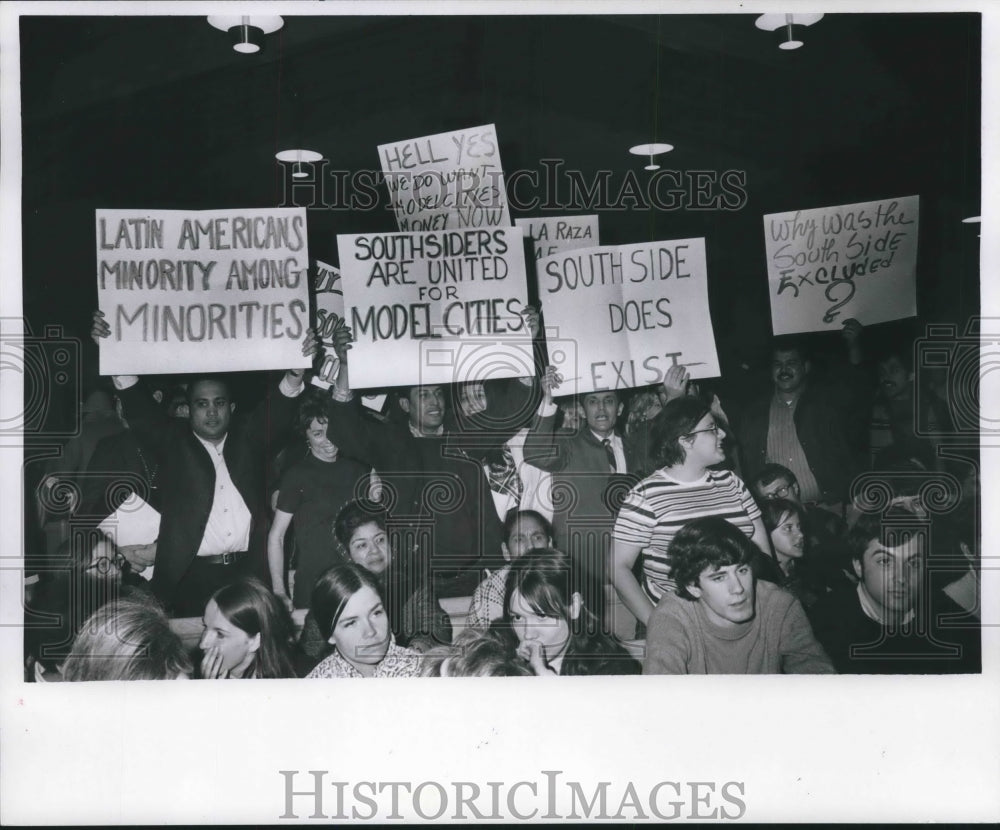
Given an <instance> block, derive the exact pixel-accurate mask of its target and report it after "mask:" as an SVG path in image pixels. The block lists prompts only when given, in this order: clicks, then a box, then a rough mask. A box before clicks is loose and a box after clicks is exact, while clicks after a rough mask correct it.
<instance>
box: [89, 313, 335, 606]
mask: <svg viewBox="0 0 1000 830" xmlns="http://www.w3.org/2000/svg"><path fill="white" fill-rule="evenodd" d="M91 333H92V335H93V336H94V337H95V339H96V338H100V337H107V336H108V335H109V334H110V329H109V328H108V325H107V323H105V322H104V319H103V314H102V313H101V312H99V311H98V312H96V313H95V315H94V325H93V328H92V332H91ZM315 350H316V340H315V336H314V335H313V333H312V331H311V330H309V331H307V334H306V338H305V341H304V342H303V349H302V351H303V354H305V355H309V354H312V353H313V352H314V351H315ZM303 374H304V370H302V369H294V370H288V371H287V372H286V373H285V376H284V377H283V378H282V380H281V382H280V384H278V388H277V390H274V389H269V390H268V394H267V395H266V397H265V399H264V400H263V402H262V403H261V404H260V405H259V406H258V407H257V408H256V409H255V410H254V412H252V413H251V414H250V416H249V417H248V418H245V419H238V420H234V419H233V413H234V412H235V410H236V404H235V402H234V401H233V398H232V393H231V390H230V388H229V384H228V382H227V381H226V379H225V377H222V376H217V377H216V376H205V377H196V378H193V379H192V380H191V382H190V383H189V385H188V392H187V398H188V405H189V408H190V419H189V421H187V422H185V421H182V420H179V419H172V418H170V417H169V416H168V415H167V414H166V413H165V412H164V411H163V410H162V409H161V408H160V407H159V406H158V405H157V403H156V402H155V401H154V400H153V398H152V397H151V396H150V395H149V394H147V393H146V392H145V391H144V389H143V388H142V386H141V384H140V383H139V378H138V377H136V376H125V375H119V376H114V377H113V378H112V380H113V381H114V384H115V388H116V389H117V390H118V396H119V399H120V400H121V402H122V408H123V411H124V414H125V417H126V418H127V419H128V422H129V424H130V426H131V428H132V429H134V430H135V431H136V434H137V436H138V437H140V438H141V440H142V441H143V444H144V445H147V446H150V447H153V448H154V450H155V452H156V455H157V459H158V462H159V474H158V478H159V490H160V506H161V510H160V512H161V518H160V533H159V538H158V539H157V542H156V557H155V560H154V572H153V580H152V585H153V592H154V593H155V594H156V595H157V597H159V598H160V600H161V601H162V602H164V604H165V605H166V606H167V607H168V609H169V610H171V611H172V612H173V614H174V615H175V616H179V617H192V616H201V615H202V613H203V612H204V610H205V605H206V603H207V601H208V599H209V597H210V596H211V595H212V594H213V593H214V592H215V591H216V590H217V589H218V588H221V587H222V586H223V585H226V584H228V583H229V582H232V581H233V580H235V579H237V578H239V577H241V576H256V577H258V578H259V579H261V580H263V581H264V582H265V584H266V583H268V582H269V576H268V568H267V559H266V549H267V544H266V542H267V516H268V513H267V506H268V499H267V495H268V494H267V485H266V465H267V462H268V459H269V458H271V457H273V455H274V454H275V451H276V449H277V443H276V442H277V441H278V440H279V439H280V437H281V436H282V435H283V433H284V432H285V431H287V429H288V428H289V426H290V424H291V421H292V417H293V414H294V407H295V403H294V399H295V398H296V397H297V396H298V395H299V394H300V393H301V391H302V388H303Z"/></svg>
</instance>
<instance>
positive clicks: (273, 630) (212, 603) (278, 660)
mask: <svg viewBox="0 0 1000 830" xmlns="http://www.w3.org/2000/svg"><path fill="white" fill-rule="evenodd" d="M203 624H204V626H205V631H204V633H203V634H202V635H201V642H200V643H199V644H198V647H199V648H200V649H201V650H202V651H203V652H204V657H203V658H202V661H201V676H202V677H204V678H209V679H217V678H248V677H249V678H278V677H295V669H294V665H293V662H292V643H293V638H294V636H295V627H294V626H293V624H292V618H291V616H290V615H289V613H288V609H287V608H285V606H284V604H283V603H282V602H281V601H280V600H279V599H278V598H277V597H276V596H275V595H274V594H272V593H271V592H270V591H269V590H268V588H267V586H266V585H264V583H263V582H261V581H260V580H258V579H253V578H244V579H239V580H237V581H236V582H232V583H230V584H229V585H226V586H225V587H224V588H220V589H219V590H218V591H216V592H215V593H214V594H212V598H211V599H210V600H209V601H208V604H207V605H206V606H205V616H204V617H203Z"/></svg>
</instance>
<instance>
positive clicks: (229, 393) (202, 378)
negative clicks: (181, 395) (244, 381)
mask: <svg viewBox="0 0 1000 830" xmlns="http://www.w3.org/2000/svg"><path fill="white" fill-rule="evenodd" d="M199 383H218V384H221V385H222V387H223V388H224V389H225V390H226V398H228V399H229V402H230V403H233V387H232V384H230V382H229V378H227V377H226V376H225V375H195V376H193V377H192V378H191V379H190V380H189V381H188V385H187V402H188V406H192V405H193V404H194V399H193V398H192V397H191V396H192V395H193V394H194V388H195V387H196V386H197V385H198V384H199Z"/></svg>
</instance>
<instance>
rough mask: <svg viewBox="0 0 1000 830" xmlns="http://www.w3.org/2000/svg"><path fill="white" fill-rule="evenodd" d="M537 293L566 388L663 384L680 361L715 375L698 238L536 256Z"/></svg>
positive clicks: (696, 372) (694, 372) (699, 373)
mask: <svg viewBox="0 0 1000 830" xmlns="http://www.w3.org/2000/svg"><path fill="white" fill-rule="evenodd" d="M538 295H539V298H540V299H541V302H542V309H543V312H544V314H545V325H546V338H547V340H548V342H549V357H550V360H551V362H552V363H553V365H554V366H555V367H556V368H557V369H558V370H559V372H560V373H561V374H562V376H563V385H562V387H560V392H562V393H563V394H570V393H571V392H576V393H578V394H583V393H586V392H595V391H603V390H607V389H631V388H635V387H639V386H648V385H651V384H656V383H660V382H662V381H663V378H664V377H665V375H666V372H667V370H668V369H669V368H670V367H671V366H674V365H676V364H678V363H680V364H683V365H685V366H688V367H689V368H690V374H691V377H693V378H706V377H716V376H718V374H719V360H718V356H717V354H716V350H715V338H714V335H713V333H712V318H711V315H710V314H709V309H708V272H707V269H706V265H705V240H704V239H701V238H698V239H674V240H670V241H664V242H644V243H640V244H638V245H618V246H615V247H599V248H581V249H577V250H572V251H566V252H564V253H559V254H556V255H554V256H550V257H545V258H544V259H541V260H539V261H538ZM553 328H554V329H555V330H556V331H557V338H556V339H555V340H553V338H551V337H549V332H550V331H551V330H552V329H553ZM553 343H555V344H556V345H555V346H554V345H553ZM560 356H562V358H561V359H560Z"/></svg>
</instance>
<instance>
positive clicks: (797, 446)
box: [736, 319, 870, 513]
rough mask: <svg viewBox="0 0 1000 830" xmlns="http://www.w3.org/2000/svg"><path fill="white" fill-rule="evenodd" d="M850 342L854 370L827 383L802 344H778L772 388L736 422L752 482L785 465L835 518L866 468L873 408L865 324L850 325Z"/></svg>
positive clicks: (806, 495)
mask: <svg viewBox="0 0 1000 830" xmlns="http://www.w3.org/2000/svg"><path fill="white" fill-rule="evenodd" d="M843 336H844V340H845V342H846V344H847V352H848V359H849V364H850V365H848V366H844V367H843V369H842V371H840V372H839V373H834V372H833V371H831V372H829V373H828V375H827V377H826V378H824V379H819V378H817V377H816V376H815V375H814V372H813V365H812V361H811V360H810V359H809V357H808V355H807V354H806V352H805V349H804V348H803V344H802V342H801V340H799V339H797V338H790V337H787V336H785V337H777V338H775V339H774V342H773V344H772V349H771V380H772V382H773V388H771V389H768V390H766V391H765V392H764V393H762V394H761V395H759V396H758V397H757V398H755V399H754V400H752V401H751V402H750V403H749V404H748V405H747V406H746V407H744V409H743V412H742V416H741V418H740V419H739V422H738V423H737V424H736V427H737V434H738V436H739V446H740V450H741V452H742V456H743V457H742V469H743V471H744V473H745V474H746V476H747V478H748V479H752V478H753V477H754V476H756V475H757V473H758V472H759V471H760V470H761V468H762V467H763V466H764V465H765V464H768V463H774V464H782V465H784V466H785V467H788V468H789V469H790V470H792V472H794V473H795V477H796V478H797V480H798V483H799V486H800V487H801V489H802V499H803V501H805V502H809V503H811V502H816V503H819V504H823V505H826V506H828V507H830V509H831V510H833V512H835V513H841V512H842V511H843V506H844V504H846V503H847V500H848V495H849V493H848V490H849V487H850V484H851V481H852V480H853V479H854V477H855V475H857V473H858V472H860V470H861V469H863V468H864V466H865V464H864V462H863V457H862V456H863V446H864V441H865V439H864V424H865V422H866V420H867V412H868V408H869V406H870V403H869V401H870V395H869V393H868V385H869V379H868V376H867V374H866V373H865V372H864V370H863V369H862V362H861V361H862V353H861V347H860V336H861V325H860V323H858V321H857V320H853V319H851V320H847V321H845V322H844V330H843ZM835 375H836V376H835Z"/></svg>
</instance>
